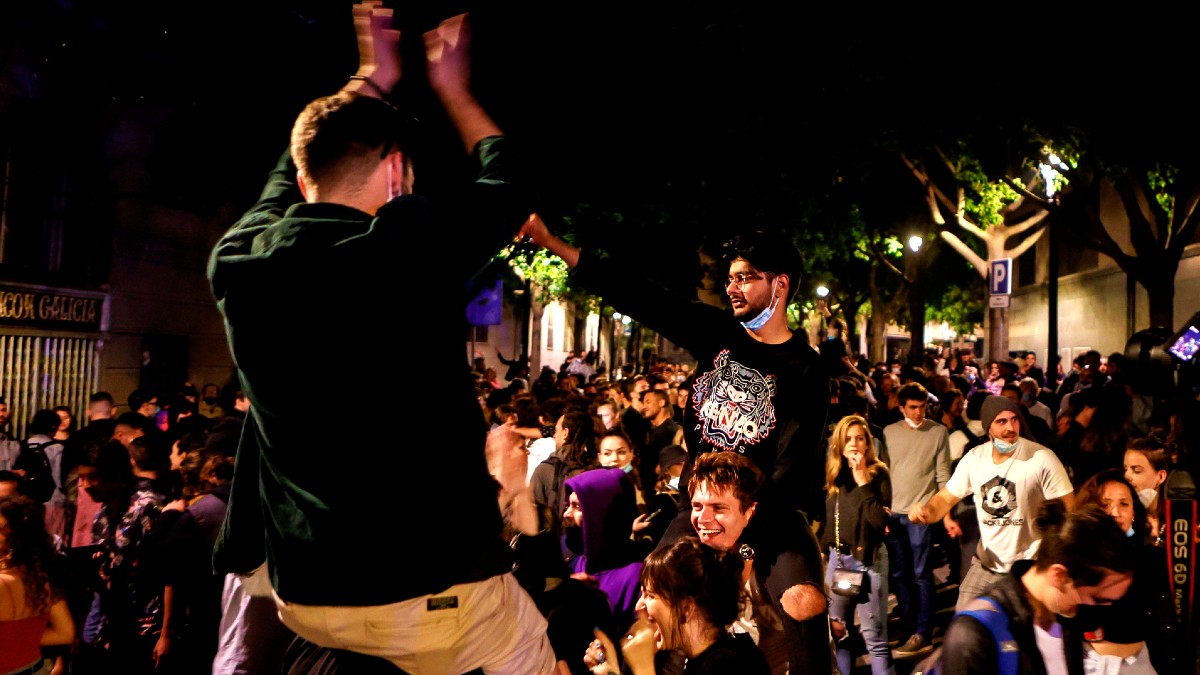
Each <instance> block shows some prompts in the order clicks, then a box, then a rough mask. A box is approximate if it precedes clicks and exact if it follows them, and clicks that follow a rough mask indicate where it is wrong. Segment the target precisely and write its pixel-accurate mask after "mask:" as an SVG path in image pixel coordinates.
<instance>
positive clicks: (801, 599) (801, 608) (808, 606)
mask: <svg viewBox="0 0 1200 675" xmlns="http://www.w3.org/2000/svg"><path fill="white" fill-rule="evenodd" d="M780 604H781V605H783V611H785V612H787V613H788V616H790V617H792V618H793V619H795V620H797V621H806V620H808V619H811V618H813V617H814V616H817V615H818V614H820V613H822V612H824V611H825V610H826V608H827V607H828V605H827V604H826V598H825V592H824V591H823V590H821V589H819V588H817V587H816V586H813V585H811V584H796V585H795V586H792V587H791V588H789V589H787V590H786V591H784V592H783V597H782V598H780Z"/></svg>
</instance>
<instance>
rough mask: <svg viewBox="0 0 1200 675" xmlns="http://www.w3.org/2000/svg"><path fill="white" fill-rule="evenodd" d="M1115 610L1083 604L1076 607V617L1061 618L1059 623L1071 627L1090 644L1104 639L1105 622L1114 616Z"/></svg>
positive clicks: (1103, 606) (1108, 607) (1109, 607)
mask: <svg viewBox="0 0 1200 675" xmlns="http://www.w3.org/2000/svg"><path fill="white" fill-rule="evenodd" d="M1112 612H1113V608H1112V607H1111V606H1105V605H1085V604H1083V603H1082V602H1081V603H1079V604H1078V605H1077V606H1076V607H1075V616H1073V617H1071V618H1069V619H1068V618H1066V617H1063V616H1059V617H1057V618H1058V621H1059V623H1061V624H1063V626H1064V627H1068V626H1069V627H1070V628H1071V629H1072V630H1074V631H1076V632H1078V633H1079V634H1080V635H1082V636H1083V639H1084V640H1086V641H1088V642H1096V641H1098V640H1103V639H1104V622H1105V619H1106V618H1109V617H1111V616H1112Z"/></svg>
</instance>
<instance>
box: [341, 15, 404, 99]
mask: <svg viewBox="0 0 1200 675" xmlns="http://www.w3.org/2000/svg"><path fill="white" fill-rule="evenodd" d="M353 12H354V33H355V35H356V36H357V38H358V71H357V72H355V73H354V76H353V77H351V78H350V81H349V82H347V83H346V86H344V87H342V89H343V90H344V91H353V92H356V93H359V94H362V95H364V96H373V97H375V98H383V97H385V96H387V95H389V94H391V92H392V89H394V88H395V87H396V83H398V82H399V81H400V31H398V30H396V29H395V28H393V27H392V10H391V9H388V8H385V7H382V6H380V3H378V2H362V3H359V4H357V5H354V8H353Z"/></svg>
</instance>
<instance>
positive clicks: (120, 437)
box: [113, 424, 146, 448]
mask: <svg viewBox="0 0 1200 675" xmlns="http://www.w3.org/2000/svg"><path fill="white" fill-rule="evenodd" d="M145 435H146V434H145V432H143V431H142V430H141V429H135V428H133V427H131V426H129V425H128V424H118V425H117V426H115V427H113V440H115V441H120V443H121V445H123V446H125V447H126V448H128V447H129V444H130V443H132V442H133V439H135V438H138V437H139V436H145Z"/></svg>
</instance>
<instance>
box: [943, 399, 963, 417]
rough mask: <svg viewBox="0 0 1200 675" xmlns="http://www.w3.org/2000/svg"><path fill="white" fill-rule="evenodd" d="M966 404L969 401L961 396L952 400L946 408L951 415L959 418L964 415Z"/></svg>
mask: <svg viewBox="0 0 1200 675" xmlns="http://www.w3.org/2000/svg"><path fill="white" fill-rule="evenodd" d="M966 405H967V402H966V401H965V400H964V399H963V397H961V396H959V397H958V398H956V399H954V400H953V401H951V403H950V406H949V407H948V408H946V412H947V413H948V414H949V415H950V417H952V418H954V419H958V418H959V417H962V414H963V410H965V409H966Z"/></svg>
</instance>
